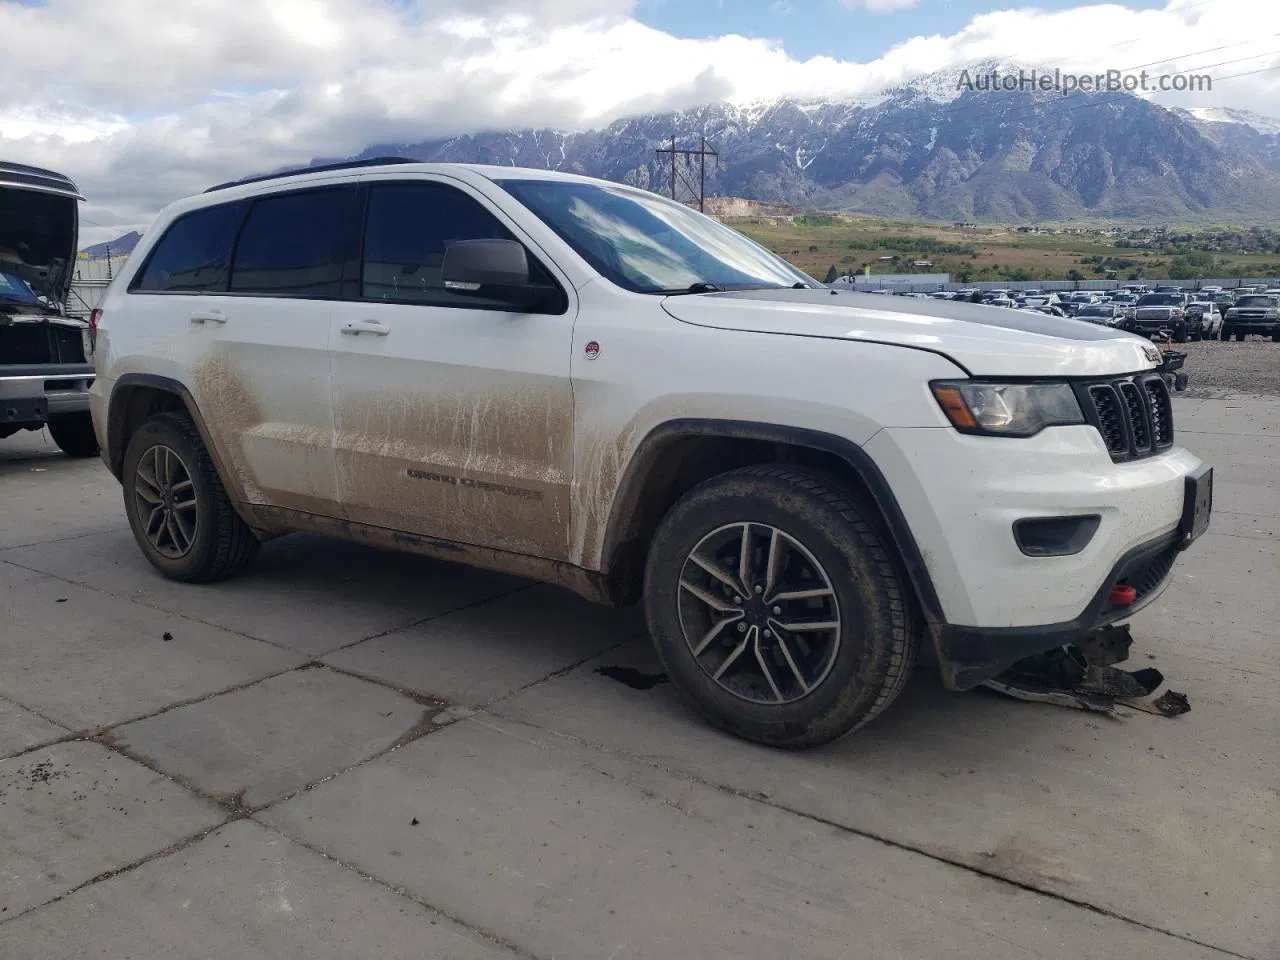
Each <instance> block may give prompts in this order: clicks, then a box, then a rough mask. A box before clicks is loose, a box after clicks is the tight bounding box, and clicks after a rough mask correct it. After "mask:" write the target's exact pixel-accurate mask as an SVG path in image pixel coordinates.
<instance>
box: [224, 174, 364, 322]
mask: <svg viewBox="0 0 1280 960" xmlns="http://www.w3.org/2000/svg"><path fill="white" fill-rule="evenodd" d="M352 193H353V189H352V188H350V187H330V188H326V189H323V190H308V191H305V192H299V193H283V194H278V195H276V196H268V197H263V198H261V199H259V200H256V201H254V204H253V207H252V208H251V209H250V210H249V216H248V217H247V218H246V220H245V224H244V229H243V230H241V231H240V239H239V241H237V243H236V253H235V262H234V263H233V264H232V266H231V291H232V292H233V293H260V294H269V295H274V296H293V297H336V296H338V294H339V291H340V289H341V286H342V263H343V250H344V248H345V246H346V244H344V242H343V239H344V237H343V229H344V227H345V225H346V223H347V210H348V203H349V201H350V199H351V196H352Z"/></svg>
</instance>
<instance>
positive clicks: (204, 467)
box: [121, 413, 260, 583]
mask: <svg viewBox="0 0 1280 960" xmlns="http://www.w3.org/2000/svg"><path fill="white" fill-rule="evenodd" d="M175 460H176V463H177V465H176V467H175V466H174V461H175ZM140 468H141V469H142V471H143V473H142V474H140V473H139V469H140ZM166 473H167V474H168V475H169V477H170V482H169V484H165V482H164V475H165V474H166ZM121 477H122V485H123V487H124V509H125V513H126V514H127V515H128V517H129V526H130V527H131V528H132V529H133V537H134V539H135V540H136V541H137V542H138V547H139V548H140V549H141V550H142V553H143V555H144V556H145V557H146V558H147V560H149V561H150V562H151V565H152V566H153V567H155V568H156V569H157V570H159V571H160V572H161V573H162V574H164V576H166V577H168V578H169V579H170V580H182V581H185V582H187V583H210V582H212V581H215V580H224V579H226V578H227V577H231V576H234V575H235V574H237V573H239V572H240V571H241V570H243V569H244V568H245V567H246V566H248V565H249V563H251V562H252V561H253V558H254V557H255V556H257V554H258V548H259V546H260V543H259V541H258V538H257V537H255V536H254V535H253V531H252V530H250V529H249V527H248V526H247V525H246V524H245V522H244V521H243V520H241V519H240V516H239V514H237V513H236V512H235V508H234V507H232V505H231V498H230V497H228V496H227V491H226V488H225V487H224V486H223V484H222V479H221V477H219V476H218V471H217V469H216V468H215V467H214V465H213V459H212V458H211V457H210V456H209V451H208V450H207V449H205V445H204V441H203V440H202V439H201V437H200V432H199V431H198V430H196V428H195V425H194V424H193V423H192V422H191V420H190V419H189V418H188V417H187V416H186V415H185V414H181V413H160V414H156V415H155V416H153V417H151V418H150V419H149V420H147V421H146V422H145V423H144V424H143V425H142V426H141V427H139V428H138V430H137V432H136V433H134V435H133V436H132V437H131V438H130V440H129V446H128V448H127V449H126V451H125V455H124V464H123V468H122V470H121ZM147 477H152V478H155V479H154V481H153V482H152V483H150V484H149V483H148V481H147ZM166 486H171V489H169V491H168V495H167V496H166V494H165V489H164V488H165V487H166ZM166 503H168V504H172V510H171V512H170V513H169V515H168V518H167V519H166V517H165V515H164V514H163V513H162V514H160V515H159V516H160V521H161V522H160V523H159V524H155V523H154V522H153V516H155V515H154V514H153V513H152V512H146V513H145V514H144V511H148V507H149V506H150V505H151V504H156V506H154V507H151V508H150V509H151V510H152V511H154V510H155V509H160V510H163V509H164V507H165V505H166ZM151 529H154V530H155V531H156V532H155V533H154V534H149V533H148V531H149V530H151Z"/></svg>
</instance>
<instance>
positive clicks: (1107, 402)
mask: <svg viewBox="0 0 1280 960" xmlns="http://www.w3.org/2000/svg"><path fill="white" fill-rule="evenodd" d="M1089 397H1090V399H1091V400H1092V402H1093V410H1094V416H1096V417H1097V420H1098V422H1097V423H1096V424H1095V426H1096V427H1097V428H1098V431H1099V432H1100V433H1101V434H1102V441H1103V443H1105V444H1106V445H1107V449H1108V450H1110V451H1111V453H1112V455H1113V456H1114V455H1115V454H1116V453H1124V452H1125V451H1126V450H1128V449H1129V441H1128V440H1127V439H1126V438H1125V435H1124V422H1123V419H1124V417H1123V414H1122V413H1121V412H1120V398H1119V397H1118V396H1117V395H1116V392H1115V390H1114V388H1112V387H1111V386H1102V387H1091V388H1090V389H1089Z"/></svg>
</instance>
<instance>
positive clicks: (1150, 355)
mask: <svg viewBox="0 0 1280 960" xmlns="http://www.w3.org/2000/svg"><path fill="white" fill-rule="evenodd" d="M1142 352H1143V353H1145V354H1146V355H1147V359H1148V360H1150V361H1151V362H1152V363H1159V362H1160V351H1159V350H1157V349H1156V348H1155V347H1153V346H1152V345H1151V344H1149V343H1144V344H1143V345H1142Z"/></svg>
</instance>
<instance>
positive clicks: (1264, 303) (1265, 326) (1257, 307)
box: [1222, 293, 1280, 341]
mask: <svg viewBox="0 0 1280 960" xmlns="http://www.w3.org/2000/svg"><path fill="white" fill-rule="evenodd" d="M1251 333H1256V334H1260V335H1261V336H1264V337H1270V338H1271V339H1272V340H1275V341H1280V296H1275V295H1274V294H1266V293H1255V294H1247V295H1245V296H1242V297H1240V298H1239V299H1238V300H1236V302H1235V304H1234V305H1233V306H1231V307H1230V308H1228V310H1227V315H1226V317H1225V318H1224V319H1223V321H1222V339H1223V340H1228V339H1230V338H1231V337H1233V336H1234V337H1235V338H1236V339H1237V340H1243V339H1244V338H1245V337H1246V336H1248V335H1249V334H1251Z"/></svg>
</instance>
